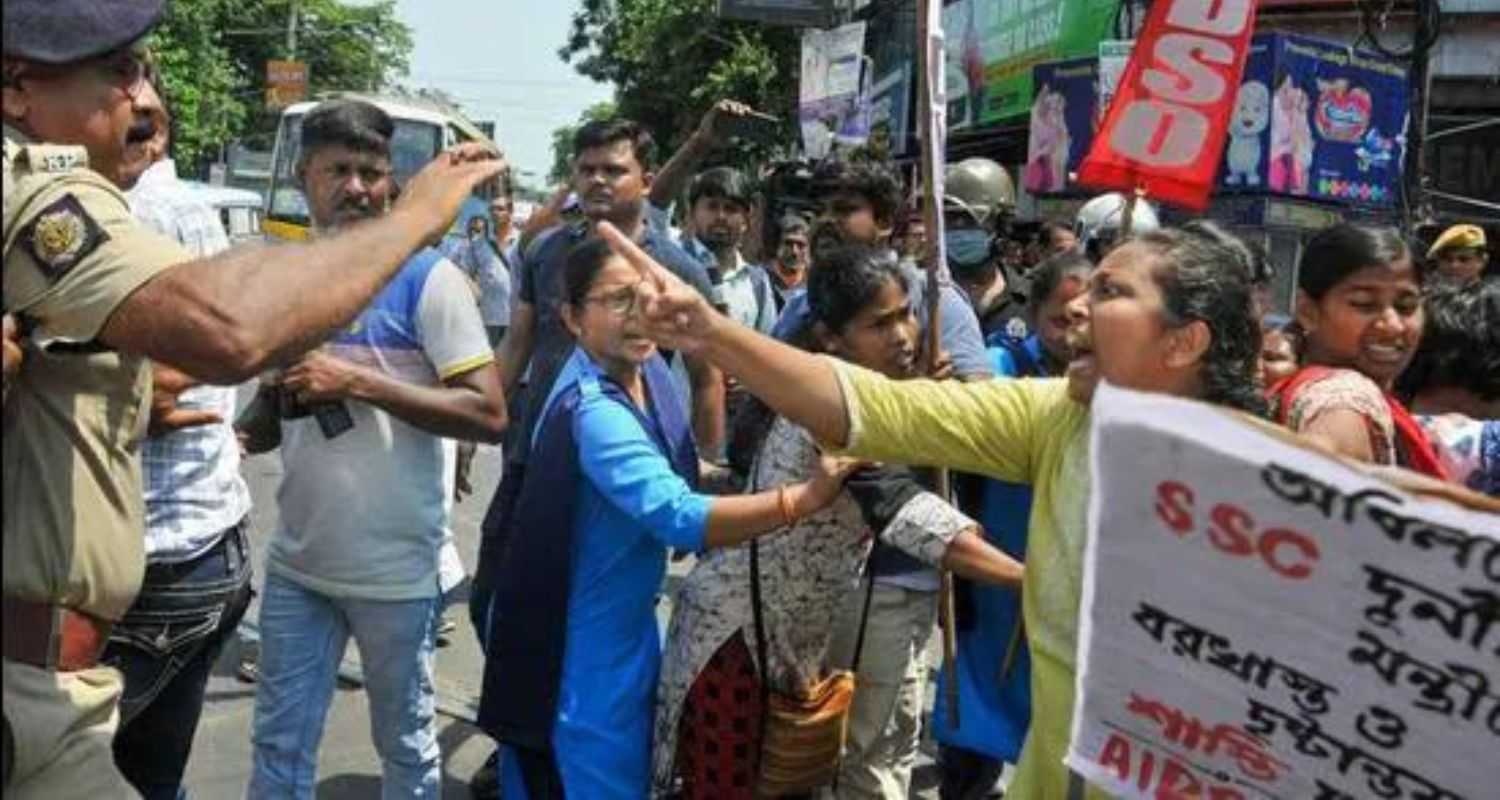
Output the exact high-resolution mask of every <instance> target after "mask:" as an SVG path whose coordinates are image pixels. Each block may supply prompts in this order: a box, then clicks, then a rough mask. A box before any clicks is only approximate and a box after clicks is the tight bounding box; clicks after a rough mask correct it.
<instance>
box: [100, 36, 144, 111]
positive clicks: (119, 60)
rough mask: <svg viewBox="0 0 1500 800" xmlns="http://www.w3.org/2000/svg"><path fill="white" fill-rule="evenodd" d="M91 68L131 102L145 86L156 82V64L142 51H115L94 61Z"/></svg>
mask: <svg viewBox="0 0 1500 800" xmlns="http://www.w3.org/2000/svg"><path fill="white" fill-rule="evenodd" d="M91 66H93V68H94V69H96V70H98V71H99V73H100V74H102V75H103V76H104V77H105V79H106V80H108V81H109V82H110V84H111V85H112V86H114V87H116V88H118V89H119V90H120V91H122V92H124V93H125V95H126V96H127V97H129V98H130V99H132V100H134V99H135V98H136V97H138V96H140V93H141V90H142V89H144V88H146V84H148V83H154V82H155V81H156V63H155V61H153V60H152V58H151V54H150V52H148V51H146V50H144V49H140V50H137V49H129V50H117V51H115V52H113V53H110V54H108V55H105V56H102V57H100V58H99V59H96V60H95V61H94V62H93V64H92V65H91Z"/></svg>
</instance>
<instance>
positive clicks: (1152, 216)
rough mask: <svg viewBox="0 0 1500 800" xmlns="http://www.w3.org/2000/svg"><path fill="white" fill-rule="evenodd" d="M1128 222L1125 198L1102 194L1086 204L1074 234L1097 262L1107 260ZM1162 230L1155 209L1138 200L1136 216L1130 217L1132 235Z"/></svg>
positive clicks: (1074, 224)
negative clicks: (1126, 220)
mask: <svg viewBox="0 0 1500 800" xmlns="http://www.w3.org/2000/svg"><path fill="white" fill-rule="evenodd" d="M1124 221H1125V195H1123V194H1120V193H1119V192H1110V193H1109V194H1101V195H1099V196H1098V197H1095V198H1094V199H1093V200H1090V201H1088V202H1087V203H1084V204H1083V208H1080V209H1078V216H1077V218H1075V219H1074V221H1073V233H1074V235H1076V236H1077V237H1078V244H1079V246H1081V247H1082V248H1083V252H1085V253H1087V254H1088V256H1089V258H1091V259H1093V260H1094V261H1098V260H1099V259H1101V258H1103V257H1104V254H1105V252H1107V251H1108V250H1109V248H1110V247H1111V246H1112V245H1113V244H1114V242H1115V239H1117V238H1119V235H1120V226H1121V225H1122V224H1123V223H1124ZM1160 228H1161V222H1160V221H1159V220H1158V219H1157V218H1156V209H1154V208H1152V207H1151V204H1150V203H1148V202H1146V201H1145V200H1144V199H1137V200H1136V203H1135V213H1134V214H1132V215H1131V219H1130V232H1131V234H1132V235H1133V234H1139V233H1150V232H1151V231H1154V230H1159V229H1160Z"/></svg>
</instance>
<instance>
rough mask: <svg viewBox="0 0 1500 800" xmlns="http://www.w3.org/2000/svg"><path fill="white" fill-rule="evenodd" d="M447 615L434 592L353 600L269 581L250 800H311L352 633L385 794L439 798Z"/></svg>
mask: <svg viewBox="0 0 1500 800" xmlns="http://www.w3.org/2000/svg"><path fill="white" fill-rule="evenodd" d="M441 608H442V607H441V605H440V601H439V599H438V596H437V586H436V585H434V586H433V596H432V597H431V598H428V599H424V600H406V601H377V600H355V599H350V598H339V597H328V596H326V595H323V594H319V593H317V592H314V591H312V590H311V589H307V588H304V587H302V586H300V585H298V584H296V583H293V582H292V581H289V580H287V579H286V578H283V577H281V576H279V575H277V574H275V573H274V572H273V573H270V574H268V575H267V576H266V585H265V596H264V597H262V598H261V604H260V664H259V666H260V680H259V682H258V684H257V691H256V694H255V722H254V724H253V726H252V731H251V740H252V742H253V743H254V746H255V756H254V765H253V767H252V771H251V775H250V789H249V794H248V796H249V797H252V798H255V800H282V798H296V799H297V800H303V799H304V798H311V797H312V796H313V784H314V781H315V779H316V777H317V767H318V745H319V743H320V742H321V740H322V738H323V722H324V720H325V719H326V717H327V716H328V707H329V704H330V703H331V702H332V701H333V691H334V682H335V679H336V677H337V675H338V667H339V662H340V661H341V660H343V657H344V647H345V645H346V644H347V643H348V641H349V637H350V635H351V634H352V635H353V637H354V643H355V645H357V646H358V647H359V656H360V664H361V666H362V667H363V668H364V679H365V691H366V692H367V693H368V695H369V702H370V737H371V738H372V739H373V740H374V743H375V751H376V752H377V753H379V755H380V762H381V767H382V772H383V781H382V786H381V797H383V798H388V799H390V800H394V798H402V800H406V799H407V798H438V797H440V796H441V780H442V775H441V766H440V763H439V759H440V754H439V751H438V743H437V732H436V728H435V725H434V713H435V700H434V697H433V687H432V670H433V636H434V629H435V625H436V622H437V618H438V614H439V613H440V612H441Z"/></svg>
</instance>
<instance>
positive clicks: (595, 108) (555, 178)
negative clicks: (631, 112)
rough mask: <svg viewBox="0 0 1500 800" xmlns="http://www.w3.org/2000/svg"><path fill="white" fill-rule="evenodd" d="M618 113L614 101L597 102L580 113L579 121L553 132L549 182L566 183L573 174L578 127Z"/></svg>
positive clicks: (554, 183)
mask: <svg viewBox="0 0 1500 800" xmlns="http://www.w3.org/2000/svg"><path fill="white" fill-rule="evenodd" d="M617 113H619V112H618V111H617V109H616V108H615V104H614V102H613V101H609V100H606V101H604V102H602V103H595V104H593V105H591V106H589V107H588V108H586V109H584V110H583V113H582V114H579V115H578V121H577V122H575V123H573V124H571V125H563V126H562V127H560V128H558V129H557V130H554V131H553V132H552V169H551V170H550V171H549V172H548V173H547V181H548V183H550V184H552V185H553V186H557V185H559V184H563V183H566V182H567V181H568V178H569V176H571V175H572V174H573V135H574V134H575V133H577V132H578V129H579V128H581V127H583V125H584V124H585V123H588V122H594V121H596V120H602V119H611V118H613V117H614V116H615V115H616V114H617Z"/></svg>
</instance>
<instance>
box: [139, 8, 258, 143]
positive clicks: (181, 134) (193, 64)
mask: <svg viewBox="0 0 1500 800" xmlns="http://www.w3.org/2000/svg"><path fill="white" fill-rule="evenodd" d="M228 5H229V4H228V3H227V2H226V1H225V0H197V1H196V2H175V3H171V4H170V5H168V7H167V14H166V17H165V19H163V21H162V24H161V26H160V27H158V28H157V30H156V34H155V37H154V41H153V45H152V49H153V52H154V54H155V58H156V60H157V66H158V69H159V70H160V71H161V84H162V89H163V92H164V94H165V96H166V98H167V101H168V103H169V104H170V106H171V109H172V122H173V125H172V127H173V139H174V148H175V155H176V157H177V160H178V161H179V162H181V163H182V166H183V168H184V169H186V170H191V169H192V166H193V165H196V164H197V163H199V162H200V161H202V160H203V159H204V158H205V157H208V156H212V155H214V154H215V153H216V152H217V151H218V147H219V146H220V145H221V144H223V143H225V142H228V141H229V140H230V139H231V138H233V137H234V135H235V134H236V133H238V132H239V131H240V130H241V129H242V128H243V127H244V125H245V121H246V119H247V118H248V117H249V113H250V108H249V105H248V104H247V102H246V101H247V99H248V98H247V97H246V96H245V88H246V87H245V83H244V80H243V77H242V76H241V74H240V71H239V70H238V69H237V68H236V65H235V64H234V62H233V61H232V60H231V56H230V53H229V50H228V49H227V48H226V47H225V46H224V45H223V43H222V42H221V39H220V37H219V36H218V34H217V31H218V30H220V29H219V28H218V27H217V26H218V25H219V23H220V21H221V20H222V18H223V15H224V13H225V12H226V10H227V6H228Z"/></svg>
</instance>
